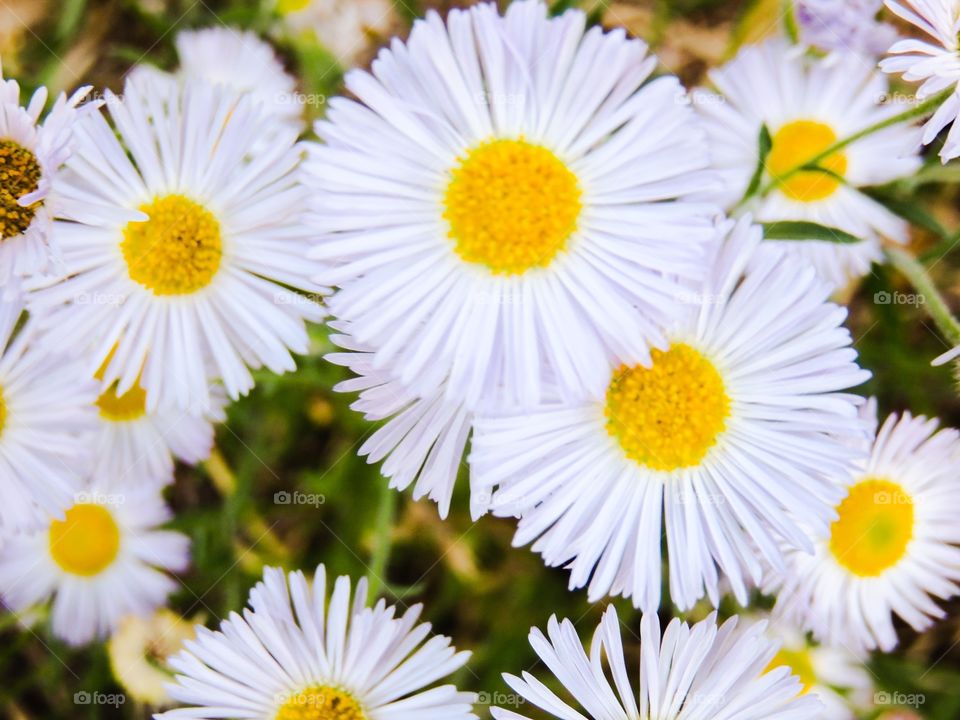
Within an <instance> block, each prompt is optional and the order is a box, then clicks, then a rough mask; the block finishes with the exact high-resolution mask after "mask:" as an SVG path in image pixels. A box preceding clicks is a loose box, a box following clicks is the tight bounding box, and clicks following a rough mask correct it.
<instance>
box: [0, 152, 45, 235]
mask: <svg viewBox="0 0 960 720" xmlns="http://www.w3.org/2000/svg"><path fill="white" fill-rule="evenodd" d="M39 183H40V163H38V162H37V156H36V155H34V154H33V153H32V152H30V151H29V150H27V149H26V148H25V147H22V146H20V145H19V144H17V143H15V142H14V141H13V140H0V240H5V239H6V238H11V237H16V236H17V235H20V234H21V233H23V232H24V231H25V230H26V229H27V228H28V227H30V223H31V222H32V221H33V216H34V214H35V212H36V208H37V206H38V205H39V204H40V203H39V202H37V203H34V204H33V205H29V206H27V207H20V206H19V205H18V204H17V200H19V199H20V198H22V197H23V196H24V195H27V194H28V193H32V192H33V191H34V190H36V189H37V185H38V184H39Z"/></svg>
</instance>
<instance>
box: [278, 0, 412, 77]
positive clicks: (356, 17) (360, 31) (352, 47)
mask: <svg viewBox="0 0 960 720" xmlns="http://www.w3.org/2000/svg"><path fill="white" fill-rule="evenodd" d="M276 5H277V10H278V11H279V14H280V17H281V26H282V27H283V28H284V29H285V30H286V32H287V34H289V35H293V36H295V37H298V38H302V37H308V38H313V39H315V40H316V41H317V42H319V43H320V44H321V45H323V47H324V48H326V49H327V50H329V51H330V53H331V54H332V55H333V56H334V57H335V58H336V60H337V61H338V62H339V63H340V65H341V66H343V67H352V66H354V65H356V64H357V63H358V61H360V60H363V59H369V57H368V55H369V51H370V47H371V44H372V42H373V41H374V40H376V39H377V38H378V37H381V36H385V35H387V34H388V33H389V32H390V30H391V28H393V27H395V26H397V25H398V24H399V23H398V20H399V17H398V14H397V10H398V9H399V6H397V5H396V4H394V3H393V2H391V1H390V0H277V3H276Z"/></svg>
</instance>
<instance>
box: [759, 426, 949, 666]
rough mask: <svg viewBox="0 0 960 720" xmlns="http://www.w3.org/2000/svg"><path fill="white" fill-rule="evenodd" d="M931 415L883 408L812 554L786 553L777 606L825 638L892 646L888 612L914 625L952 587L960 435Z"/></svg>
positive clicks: (933, 615) (936, 613) (920, 625)
mask: <svg viewBox="0 0 960 720" xmlns="http://www.w3.org/2000/svg"><path fill="white" fill-rule="evenodd" d="M937 426H938V423H937V421H936V420H928V419H927V418H924V417H913V416H912V415H910V414H909V413H904V414H903V416H902V417H899V416H897V415H895V414H894V415H891V416H890V417H888V418H887V420H886V421H885V422H884V424H883V427H881V428H880V431H879V433H877V435H876V439H875V440H874V441H873V450H872V454H871V455H870V458H869V460H868V461H867V462H866V463H865V464H864V465H863V466H862V467H860V468H859V469H858V470H857V471H856V472H855V474H854V475H853V477H852V479H848V478H849V476H848V475H843V474H841V475H837V476H836V477H837V482H838V484H843V485H848V493H847V495H846V497H845V498H843V499H842V500H841V501H840V502H839V503H838V504H837V506H836V512H837V515H838V518H837V519H836V520H835V521H834V522H833V524H832V525H831V527H830V533H829V535H828V536H827V537H825V538H821V539H817V540H816V541H815V552H814V554H813V555H809V554H806V553H800V552H793V553H790V555H789V562H788V564H787V567H786V569H785V571H784V572H783V573H782V574H781V576H780V577H776V578H774V579H773V580H772V583H771V588H774V589H778V593H779V600H778V604H777V612H778V613H780V614H782V615H784V616H785V617H788V618H789V619H790V620H791V621H793V622H796V623H798V624H802V625H803V626H804V627H806V628H808V629H810V630H812V631H813V633H814V635H815V636H816V637H817V638H818V639H819V640H821V641H822V642H824V643H828V644H842V645H845V646H846V647H848V648H851V649H852V650H854V651H858V652H859V651H862V650H873V649H875V648H880V649H881V650H883V651H884V652H890V651H891V650H893V649H894V648H895V647H896V645H897V633H896V630H895V629H894V623H893V615H894V613H896V614H897V615H899V616H900V617H901V618H903V620H904V621H906V622H907V624H909V625H910V626H911V627H913V628H914V629H915V630H917V631H922V630H925V629H927V628H928V627H930V626H931V625H932V624H933V623H934V621H935V620H937V619H939V618H942V617H944V615H945V613H944V611H943V610H942V609H941V608H940V607H939V606H938V605H937V603H936V602H935V601H934V598H939V599H941V600H946V599H948V598H950V597H952V596H954V595H957V594H958V593H960V585H958V582H960V547H957V545H958V544H960V528H958V526H957V522H956V518H957V516H958V514H960V483H958V482H957V474H958V472H960V433H958V432H957V431H956V430H953V429H945V430H940V431H939V432H937Z"/></svg>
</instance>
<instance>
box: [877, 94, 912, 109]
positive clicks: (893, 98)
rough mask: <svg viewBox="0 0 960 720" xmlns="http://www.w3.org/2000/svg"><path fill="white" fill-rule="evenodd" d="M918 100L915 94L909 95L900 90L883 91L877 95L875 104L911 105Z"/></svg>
mask: <svg viewBox="0 0 960 720" xmlns="http://www.w3.org/2000/svg"><path fill="white" fill-rule="evenodd" d="M919 104H920V101H919V100H918V99H917V96H916V95H910V94H908V93H902V92H885V93H880V94H879V95H878V96H877V105H894V106H905V107H912V106H914V105H919Z"/></svg>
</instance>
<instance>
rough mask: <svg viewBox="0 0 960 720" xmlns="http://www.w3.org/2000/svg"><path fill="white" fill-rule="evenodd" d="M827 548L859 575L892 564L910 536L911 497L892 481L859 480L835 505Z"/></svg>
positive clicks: (877, 572) (879, 571)
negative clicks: (834, 515)
mask: <svg viewBox="0 0 960 720" xmlns="http://www.w3.org/2000/svg"><path fill="white" fill-rule="evenodd" d="M837 514H838V515H839V516H840V517H839V518H837V520H835V521H834V523H833V525H832V526H831V528H830V552H831V553H833V556H834V558H836V560H837V562H838V563H840V564H841V565H842V566H843V567H845V568H846V569H847V570H849V571H850V572H852V573H853V574H854V575H857V576H859V577H877V576H878V575H881V574H882V573H883V572H884V571H885V570H887V569H889V568H891V567H893V566H894V565H896V564H897V563H898V562H900V560H901V559H902V558H903V556H904V555H905V554H906V552H907V545H909V544H910V540H911V539H912V538H913V519H914V518H913V514H914V509H913V498H911V497H910V495H909V494H908V493H907V492H906V491H905V490H904V489H903V488H902V487H900V485H898V484H897V483H895V482H891V481H889V480H884V479H879V478H867V479H866V480H861V481H860V482H858V483H857V484H856V485H854V486H853V487H851V488H850V494H849V495H847V497H845V498H844V499H843V502H841V503H840V505H839V507H838V508H837Z"/></svg>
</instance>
